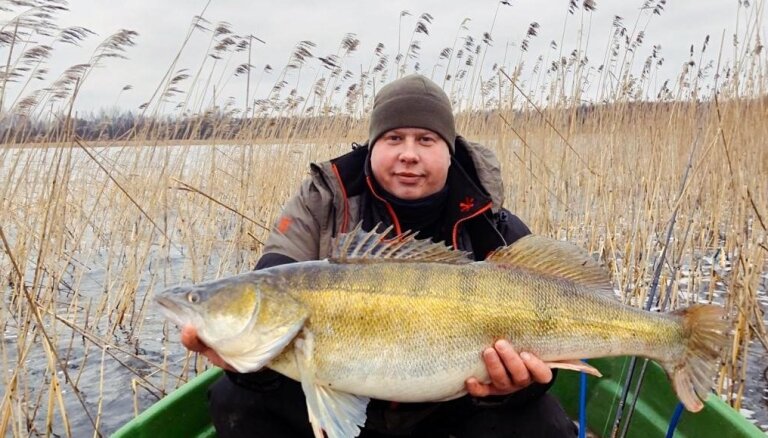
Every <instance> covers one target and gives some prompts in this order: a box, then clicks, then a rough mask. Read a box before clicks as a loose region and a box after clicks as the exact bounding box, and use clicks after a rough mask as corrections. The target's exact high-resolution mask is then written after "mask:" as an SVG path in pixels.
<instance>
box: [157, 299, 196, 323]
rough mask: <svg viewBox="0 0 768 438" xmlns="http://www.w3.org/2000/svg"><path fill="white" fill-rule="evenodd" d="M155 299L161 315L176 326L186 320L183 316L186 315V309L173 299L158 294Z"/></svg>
mask: <svg viewBox="0 0 768 438" xmlns="http://www.w3.org/2000/svg"><path fill="white" fill-rule="evenodd" d="M155 301H156V302H157V304H158V305H159V306H160V311H161V312H162V313H163V315H165V317H166V318H168V319H169V320H171V321H172V322H173V323H174V324H176V325H177V326H179V327H181V326H183V325H185V324H186V323H187V322H188V319H189V318H184V317H185V316H188V315H187V310H186V309H185V308H184V307H182V306H180V305H179V304H178V303H177V302H176V301H174V300H173V299H171V298H168V297H164V296H160V297H157V298H156V299H155Z"/></svg>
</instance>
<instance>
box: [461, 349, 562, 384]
mask: <svg viewBox="0 0 768 438" xmlns="http://www.w3.org/2000/svg"><path fill="white" fill-rule="evenodd" d="M493 347H494V348H488V349H486V350H485V351H483V361H485V367H486V368H487V369H488V375H489V376H490V378H491V383H489V384H485V383H480V382H479V381H478V380H477V379H476V378H474V377H470V378H469V379H467V382H466V385H467V392H469V394H470V395H472V396H475V397H487V396H489V395H508V394H512V393H513V392H517V391H519V390H521V389H523V388H525V387H527V386H528V385H530V384H531V383H533V382H536V383H549V382H550V381H551V380H552V370H551V369H550V368H549V365H547V364H545V363H544V362H542V361H541V359H539V358H538V357H536V356H534V355H533V354H531V353H526V352H522V353H520V354H518V353H517V351H515V349H514V347H512V344H510V343H509V341H506V340H499V341H496V343H495V344H494V346H493Z"/></svg>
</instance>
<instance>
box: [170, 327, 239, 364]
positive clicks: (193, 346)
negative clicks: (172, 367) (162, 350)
mask: <svg viewBox="0 0 768 438" xmlns="http://www.w3.org/2000/svg"><path fill="white" fill-rule="evenodd" d="M181 343H182V344H183V345H184V346H185V347H187V350H190V351H194V352H196V353H200V354H202V355H203V356H205V357H207V358H208V360H209V361H211V363H212V364H214V365H216V366H217V367H219V368H224V369H225V370H227V371H235V369H234V368H232V367H231V366H229V364H227V363H226V362H224V359H222V358H221V356H219V354H218V353H216V352H215V351H213V350H212V349H210V348H208V346H207V345H205V344H204V343H203V342H202V341H201V340H200V338H198V337H197V329H196V328H194V327H193V326H191V325H185V326H184V327H182V328H181Z"/></svg>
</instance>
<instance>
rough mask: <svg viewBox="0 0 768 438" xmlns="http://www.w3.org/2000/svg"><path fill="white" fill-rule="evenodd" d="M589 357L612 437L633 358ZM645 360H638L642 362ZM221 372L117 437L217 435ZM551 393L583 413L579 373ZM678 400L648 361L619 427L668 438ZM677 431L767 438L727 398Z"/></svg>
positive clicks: (689, 417) (593, 414)
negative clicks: (213, 417) (216, 385)
mask: <svg viewBox="0 0 768 438" xmlns="http://www.w3.org/2000/svg"><path fill="white" fill-rule="evenodd" d="M589 362H590V364H591V365H593V366H595V367H596V368H597V369H599V370H600V371H601V372H602V373H603V377H602V378H594V377H591V376H590V377H589V378H588V384H587V388H588V389H587V428H588V430H589V431H590V432H591V433H592V434H594V435H597V436H600V437H608V436H610V435H611V430H612V429H613V423H614V418H615V414H616V408H617V405H618V402H619V398H620V394H621V388H622V385H623V383H624V381H625V379H626V375H627V373H628V370H629V358H625V357H621V358H611V359H595V360H590V361H589ZM641 363H642V361H638V364H641ZM638 368H639V366H638ZM636 374H637V373H636ZM221 375H222V371H221V370H220V369H218V368H214V369H210V370H208V371H206V372H204V373H203V374H201V375H199V376H197V377H196V378H195V379H193V380H191V381H190V382H188V383H187V384H185V385H184V386H182V387H181V388H179V389H177V390H176V391H174V392H172V393H171V394H169V395H168V396H167V397H165V398H164V399H162V400H160V401H159V402H157V403H155V404H154V405H152V406H151V407H150V408H149V409H147V410H146V411H144V412H143V413H142V414H141V415H139V416H138V417H136V418H134V419H133V420H131V421H130V422H128V423H127V424H125V425H124V426H123V427H122V428H120V430H118V431H117V432H116V433H115V434H114V435H113V437H118V438H126V437H147V438H150V437H151V438H155V437H161V436H162V437H168V438H174V437H179V438H181V437H184V438H190V437H199V438H203V437H215V436H216V432H215V431H214V429H213V426H212V425H211V422H210V418H209V416H208V407H207V402H206V391H207V390H208V386H209V385H210V384H211V383H213V382H214V381H216V379H218V378H219V377H220V376H221ZM632 387H634V384H633V386H632ZM551 392H552V393H553V394H555V395H556V396H557V397H558V398H559V399H560V401H561V402H562V404H563V406H564V407H565V409H566V411H567V412H568V414H569V415H570V416H571V417H572V418H574V419H575V418H578V416H579V412H578V411H579V407H578V399H579V374H578V373H574V372H565V371H561V372H560V373H559V374H558V378H557V382H556V383H555V386H554V387H553V388H552V389H551ZM633 397H634V394H633V393H630V395H629V398H628V401H627V404H631V402H632V399H633ZM677 402H678V401H677V397H675V394H674V393H673V392H672V388H671V386H670V384H669V382H668V380H667V377H666V375H665V374H664V371H662V369H661V368H660V367H659V366H658V365H656V364H655V363H653V362H649V363H648V367H647V369H646V371H645V377H644V384H643V387H642V389H641V391H640V397H639V399H638V400H637V403H636V405H635V410H634V412H633V413H632V415H631V417H629V416H628V415H624V420H622V423H621V424H620V425H619V428H618V430H622V429H624V428H625V424H624V422H625V421H626V420H627V418H628V417H629V419H630V423H629V425H628V426H626V429H627V430H626V436H627V437H638V438H639V437H642V438H647V437H664V436H665V435H666V433H667V429H668V428H669V423H670V420H671V418H672V415H673V413H674V411H675V407H676V406H677ZM674 436H675V437H676V438H694V437H695V438H710V437H711V438H726V437H727V438H742V437H744V438H746V437H751V438H765V437H766V434H765V433H764V432H762V431H761V430H760V429H758V428H757V427H756V426H755V425H754V424H752V423H750V422H749V421H748V420H747V419H745V418H744V417H743V416H742V415H740V414H739V413H738V412H736V411H735V410H733V409H732V408H731V407H730V406H728V405H727V404H726V403H724V402H723V401H721V400H720V399H718V398H717V397H715V396H710V397H709V399H708V400H707V401H706V404H705V407H704V409H703V410H702V411H701V412H699V413H696V414H691V413H690V412H684V413H683V414H682V417H681V418H680V421H679V423H678V425H677V429H676V432H675V435H674Z"/></svg>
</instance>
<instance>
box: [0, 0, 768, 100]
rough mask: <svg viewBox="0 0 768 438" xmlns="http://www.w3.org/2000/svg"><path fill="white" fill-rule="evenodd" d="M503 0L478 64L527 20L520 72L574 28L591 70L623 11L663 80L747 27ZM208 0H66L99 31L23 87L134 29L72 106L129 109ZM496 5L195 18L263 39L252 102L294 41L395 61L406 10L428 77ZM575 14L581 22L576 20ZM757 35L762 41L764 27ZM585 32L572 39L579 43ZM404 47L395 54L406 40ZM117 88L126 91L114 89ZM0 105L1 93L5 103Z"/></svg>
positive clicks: (516, 52) (616, 6)
mask: <svg viewBox="0 0 768 438" xmlns="http://www.w3.org/2000/svg"><path fill="white" fill-rule="evenodd" d="M509 1H510V2H511V6H502V7H501V8H500V9H499V11H498V17H497V19H496V23H495V27H494V29H493V33H492V36H493V40H494V42H493V47H492V49H491V50H490V51H489V52H488V54H487V56H486V61H485V65H486V69H488V68H490V65H492V64H493V63H495V62H501V60H502V59H503V57H504V53H505V51H506V52H507V56H508V57H511V58H512V59H517V58H518V57H519V56H520V48H519V44H520V42H521V41H522V39H523V38H524V36H525V32H526V29H527V28H528V26H529V24H530V23H531V22H534V21H535V22H538V23H539V25H540V27H539V34H538V36H537V37H536V38H534V39H533V40H532V42H531V46H530V49H529V51H528V52H527V53H526V54H524V58H523V59H525V60H526V66H527V74H529V73H530V69H531V68H532V67H530V66H532V65H533V64H534V63H535V60H536V58H537V57H538V56H539V55H544V56H545V58H549V57H551V56H552V55H553V53H554V52H553V49H551V48H550V43H551V41H553V40H554V41H556V42H557V43H558V44H560V42H561V41H563V44H562V46H563V48H564V53H566V54H567V53H569V52H570V51H571V50H572V49H574V48H576V47H577V45H578V41H579V37H580V35H579V29H580V28H582V29H584V31H585V32H586V31H587V30H588V31H589V35H588V36H589V40H588V41H589V46H588V50H589V52H588V53H590V55H591V56H590V64H593V65H594V66H595V67H597V66H598V65H599V64H600V63H601V59H602V58H603V56H604V54H605V48H606V44H607V42H608V38H609V36H610V32H611V23H612V21H613V19H614V16H616V15H618V16H621V17H623V18H624V25H625V26H627V27H628V28H629V29H630V31H631V30H632V29H633V27H634V26H635V23H636V21H637V23H638V28H637V29H645V34H646V37H645V42H644V44H643V45H642V47H641V49H640V51H639V53H638V56H637V59H638V61H636V64H637V65H638V66H641V64H642V61H643V60H644V59H645V58H646V57H647V56H648V55H649V54H650V52H651V50H652V47H653V45H654V44H660V45H661V47H662V51H661V54H662V56H663V57H664V58H665V65H664V67H663V70H662V74H661V76H663V77H670V78H673V79H674V77H675V76H676V75H677V73H678V72H679V71H680V66H681V65H682V64H683V63H684V62H686V61H687V60H688V51H689V48H690V46H691V44H695V46H696V47H697V50H698V48H700V47H701V44H702V42H703V40H704V38H705V36H706V35H710V36H711V42H710V48H709V51H708V53H707V56H706V57H705V60H706V59H716V58H717V52H718V50H719V47H720V42H721V40H722V35H723V32H725V45H724V48H725V53H724V58H725V59H726V60H727V59H730V58H731V55H732V45H731V42H732V39H733V33H734V31H735V30H736V28H737V27H736V26H737V23H739V24H738V26H739V32H740V33H743V32H744V31H745V27H746V26H745V22H746V19H745V15H744V11H745V10H744V9H739V7H738V1H737V0H698V1H694V0H669V1H668V3H667V4H666V6H665V10H664V11H663V13H662V14H661V15H660V16H653V17H650V19H649V16H650V14H648V13H645V14H641V11H640V6H641V5H642V3H643V2H642V0H613V1H607V0H597V10H596V11H595V12H592V13H591V14H589V13H588V14H583V16H582V13H581V12H577V13H576V14H575V15H568V14H567V5H568V0H557V1H553V0H509ZM579 3H581V1H579ZM752 3H753V5H752V6H751V7H750V9H748V10H747V11H756V10H757V9H758V8H757V7H756V4H755V3H759V2H758V1H753V2H752ZM206 4H208V0H151V1H150V0H122V1H115V0H71V1H70V4H69V8H70V11H69V12H65V13H63V14H62V15H61V18H60V20H59V21H58V24H59V25H60V26H61V27H66V26H75V25H76V26H84V27H86V28H88V29H91V30H93V31H94V32H96V33H97V34H98V36H92V37H90V38H89V39H88V40H86V41H85V42H84V43H83V44H82V46H81V47H69V46H63V45H57V46H55V50H54V54H53V56H52V58H51V60H50V61H49V66H50V68H51V73H50V74H49V75H48V77H47V78H46V80H45V81H35V82H33V83H32V84H31V85H30V87H29V88H27V91H31V90H33V89H36V88H43V87H45V86H47V85H49V84H50V82H52V81H53V80H55V79H56V76H57V75H58V74H59V73H60V72H61V71H62V70H63V69H64V68H66V67H67V66H69V65H72V64H77V63H81V62H87V61H88V59H89V58H90V55H91V53H92V51H93V49H94V48H95V46H96V45H97V44H98V43H99V42H100V41H101V40H102V39H103V38H105V37H107V36H108V35H110V34H112V33H114V32H116V31H118V30H119V29H122V28H125V29H131V30H134V31H136V32H138V33H139V36H138V37H137V38H136V43H137V44H136V46H135V47H131V48H129V49H128V52H127V56H128V58H129V59H128V60H120V59H111V60H108V61H107V62H106V63H105V65H104V66H103V67H101V68H99V69H98V70H97V71H94V72H93V73H92V74H91V75H90V76H89V77H88V79H87V81H86V82H85V83H84V85H83V87H82V90H81V92H80V95H79V97H78V101H77V105H76V108H77V109H79V110H80V111H89V110H95V109H98V108H110V107H114V106H115V105H117V106H119V107H121V108H126V109H134V110H135V109H137V107H138V106H139V105H140V104H141V103H143V102H145V101H147V100H148V99H149V97H150V96H151V95H152V93H153V91H154V89H155V87H157V85H158V84H159V83H160V81H161V80H162V78H163V76H164V74H165V72H166V70H167V69H168V67H169V65H170V64H171V62H172V61H173V59H174V57H175V56H176V54H177V53H178V51H179V49H180V48H181V45H182V42H183V40H184V37H185V35H186V33H187V30H188V28H189V26H190V23H191V21H192V18H193V17H194V16H195V15H198V14H201V13H202V12H203V10H204V8H205V7H206ZM497 4H498V2H497V0H474V1H470V0H424V1H418V2H416V1H403V0H390V1H361V0H326V1H322V2H320V1H312V0H298V1H282V2H275V1H269V2H267V1H253V0H251V1H247V0H212V1H210V4H209V5H208V7H207V9H205V12H204V18H205V19H207V20H208V21H209V22H211V23H212V26H213V25H215V23H217V22H220V21H224V22H228V23H230V24H231V29H232V31H233V32H234V33H236V34H248V33H250V34H253V35H255V36H257V37H259V38H261V39H262V40H264V41H265V42H266V44H255V45H254V47H253V52H252V61H251V63H252V64H253V65H254V66H255V69H254V71H253V74H252V83H253V84H254V85H253V86H254V87H255V83H256V82H257V81H258V80H259V78H260V77H262V79H261V82H260V83H261V86H260V88H259V90H257V91H256V96H255V97H256V98H259V97H263V96H264V94H265V93H266V91H267V90H268V87H271V86H272V84H273V83H274V80H275V79H276V77H277V72H278V71H279V70H280V69H281V68H282V67H283V66H284V65H285V64H286V62H287V60H288V57H289V54H290V53H291V51H292V49H293V47H294V46H295V45H296V43H297V42H299V41H301V40H310V41H312V42H314V43H316V44H317V47H316V48H315V49H314V54H315V55H319V56H325V55H328V54H331V53H336V51H337V48H338V46H339V42H340V41H341V39H342V38H343V37H344V35H345V34H347V33H354V34H356V36H357V38H359V39H360V47H359V49H358V50H357V52H356V54H355V55H354V56H353V57H351V58H349V59H348V60H346V62H345V68H346V69H349V70H352V71H354V72H359V71H360V69H361V68H364V69H367V67H368V65H369V64H370V62H371V59H372V54H373V50H374V48H375V46H376V44H377V43H379V42H381V43H383V44H384V45H385V47H386V51H387V52H388V53H390V54H391V55H392V57H394V54H395V53H396V48H397V43H398V22H399V18H400V12H401V11H403V10H407V11H409V12H410V13H411V14H412V16H406V17H404V18H403V20H402V32H401V34H402V38H403V39H404V40H407V39H408V38H410V35H411V31H412V29H413V27H414V25H415V23H416V20H417V18H418V16H419V15H420V14H422V13H424V12H428V13H430V14H431V15H432V16H433V17H434V20H433V23H432V24H431V25H430V26H429V36H424V35H421V34H420V35H418V39H420V40H421V41H422V50H421V58H422V61H421V62H422V65H423V66H424V72H425V73H427V74H429V73H430V72H431V69H432V67H431V66H432V65H433V64H434V63H435V62H436V61H437V58H438V54H439V52H440V50H441V49H442V48H444V47H449V46H452V45H453V41H454V38H455V36H456V34H457V31H458V29H459V25H460V23H461V22H462V20H463V19H465V18H470V19H471V21H470V22H469V23H468V25H467V26H468V28H469V30H468V31H465V32H463V34H469V35H472V36H474V37H475V38H476V39H479V38H480V37H481V36H482V34H483V32H487V31H489V30H490V28H491V22H492V19H493V16H494V13H495V12H496V9H497ZM739 11H741V14H739ZM2 14H4V15H2V17H3V18H2V20H0V21H2V22H7V21H8V20H9V19H10V18H11V17H12V15H10V14H9V13H7V12H2ZM638 17H640V19H639V20H638ZM582 19H583V20H584V26H582V25H581V20H582ZM758 31H759V33H760V37H761V38H762V40H763V41H765V40H766V37H767V35H766V31H765V28H764V27H763V28H760V29H759V30H758ZM586 36H587V35H581V37H582V38H583V39H582V41H583V42H585V41H586V39H585V38H586ZM40 42H44V40H42V39H41V40H40ZM209 42H210V33H204V32H195V33H194V34H193V37H192V39H191V41H190V42H189V44H188V45H187V46H186V48H185V49H184V51H183V52H182V55H181V58H180V60H179V61H178V63H177V68H176V70H178V69H182V68H187V69H189V70H190V72H191V74H192V75H193V76H194V73H195V72H196V71H197V70H198V69H199V67H200V66H201V65H202V64H203V62H204V60H205V58H206V53H207V50H208V44H209ZM402 45H403V50H404V46H405V42H403V43H402ZM559 50H560V49H559V48H558V49H557V51H558V52H559ZM0 57H1V58H2V59H5V58H6V57H7V46H5V47H2V48H0ZM246 60H247V59H246V54H245V53H238V54H235V55H234V56H233V57H232V58H229V59H228V58H225V59H222V60H220V61H218V62H217V70H216V71H215V74H214V75H213V78H212V79H211V81H212V83H216V84H218V91H217V94H218V95H219V96H221V97H223V98H225V97H227V96H234V97H236V98H237V99H241V98H242V96H243V94H244V92H245V79H244V77H238V78H234V77H232V76H233V75H232V73H233V72H234V69H235V67H236V66H237V65H238V64H241V63H244V62H246ZM205 63H206V64H205V67H206V69H204V71H205V72H207V71H209V70H208V68H209V67H211V66H212V65H213V64H212V63H213V60H212V59H210V58H208V60H205ZM266 64H269V65H271V66H272V67H274V69H275V71H273V73H272V74H270V75H264V74H262V70H263V67H264V66H265V65H266ZM318 68H321V67H320V65H319V63H318V62H317V61H316V60H315V61H312V62H310V63H308V65H307V67H306V69H305V70H304V72H308V73H306V75H307V77H312V76H314V72H315V69H318ZM304 72H303V73H302V75H304V74H305V73H304ZM206 76H207V73H206ZM187 82H189V81H187ZM126 85H131V86H132V87H133V88H132V89H131V90H128V91H125V92H121V89H122V88H123V87H124V86H126ZM187 85H188V84H187V83H184V82H182V83H181V84H180V86H179V88H180V89H182V90H185V89H186V88H185V86H187ZM15 87H16V88H11V89H10V90H9V91H10V95H11V97H14V95H15V94H18V93H14V91H15V90H17V89H18V85H17V86H15ZM211 89H212V87H208V93H211V94H212V92H211V91H210V90H211ZM210 97H211V96H207V97H206V99H210ZM7 102H8V99H7V98H6V105H5V106H6V109H7V107H8V103H7ZM239 102H241V100H240V101H238V105H241V103H239Z"/></svg>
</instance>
